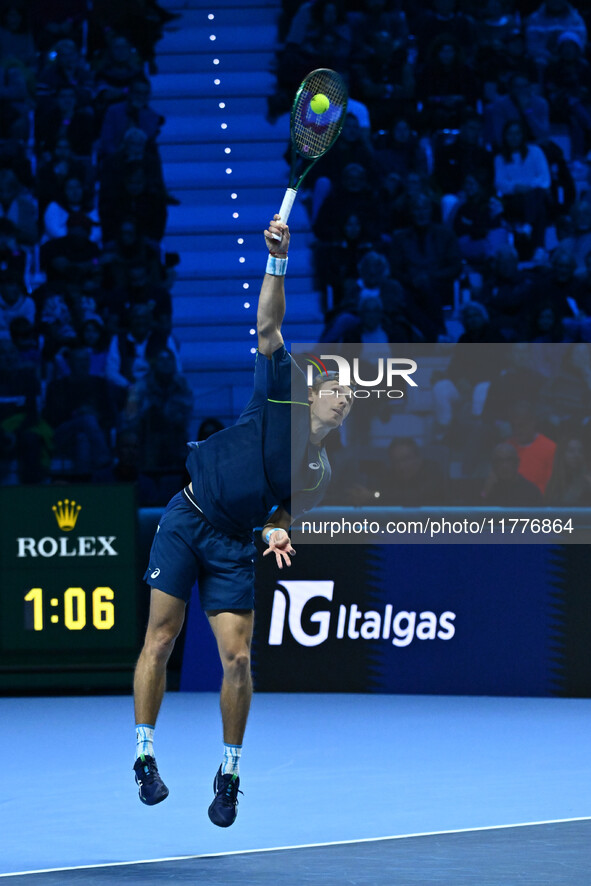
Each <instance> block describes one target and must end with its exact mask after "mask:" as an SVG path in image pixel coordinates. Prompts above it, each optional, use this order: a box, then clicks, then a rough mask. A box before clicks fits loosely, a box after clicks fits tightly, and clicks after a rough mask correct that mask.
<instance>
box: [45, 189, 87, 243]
mask: <svg viewBox="0 0 591 886" xmlns="http://www.w3.org/2000/svg"><path fill="white" fill-rule="evenodd" d="M88 222H90V225H91V228H90V239H91V240H92V241H93V242H94V243H100V240H101V228H100V222H99V217H98V212H97V211H96V209H93V208H92V201H91V200H90V199H89V198H88V196H87V195H86V194H85V193H84V185H83V183H82V181H80V179H78V178H68V179H66V181H65V182H64V187H63V191H62V193H61V194H60V195H59V197H58V199H57V200H55V201H52V202H51V203H50V204H49V206H48V207H47V209H46V210H45V213H44V215H43V227H44V236H45V239H48V240H51V239H52V238H57V237H66V236H67V234H68V230H69V229H71V228H72V226H79V225H80V224H85V227H86V226H87V223H88Z"/></svg>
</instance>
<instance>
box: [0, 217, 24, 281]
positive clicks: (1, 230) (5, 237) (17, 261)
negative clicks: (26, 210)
mask: <svg viewBox="0 0 591 886" xmlns="http://www.w3.org/2000/svg"><path fill="white" fill-rule="evenodd" d="M17 238H18V231H17V228H16V225H15V224H14V223H13V222H11V221H10V220H9V219H7V218H0V276H5V275H15V276H19V277H20V278H21V279H23V277H24V273H25V268H26V263H27V256H26V253H25V250H24V249H22V248H21V247H20V246H19V245H18V239H17Z"/></svg>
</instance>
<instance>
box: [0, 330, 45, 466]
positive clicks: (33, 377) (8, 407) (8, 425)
mask: <svg viewBox="0 0 591 886" xmlns="http://www.w3.org/2000/svg"><path fill="white" fill-rule="evenodd" d="M39 394H40V385H39V374H38V370H37V367H36V366H34V365H31V364H27V363H24V362H21V361H20V360H19V356H18V352H17V351H16V348H15V346H14V345H13V343H12V342H11V341H10V340H8V339H0V477H1V475H2V474H3V473H4V474H5V473H6V470H7V467H8V466H9V464H10V462H11V461H13V460H16V462H17V470H18V481H19V483H40V482H41V481H42V480H43V479H44V478H45V476H46V474H47V469H48V466H49V451H50V447H51V436H52V435H51V429H50V427H49V426H48V424H47V423H46V422H45V421H43V419H41V418H40V416H39V412H38V408H37V403H38V400H39ZM2 462H4V464H2Z"/></svg>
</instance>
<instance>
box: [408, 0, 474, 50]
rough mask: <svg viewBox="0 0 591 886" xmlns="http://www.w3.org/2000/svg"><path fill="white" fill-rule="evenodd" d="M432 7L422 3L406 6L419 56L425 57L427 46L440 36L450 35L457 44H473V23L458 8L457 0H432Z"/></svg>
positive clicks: (467, 45) (470, 45) (468, 45)
mask: <svg viewBox="0 0 591 886" xmlns="http://www.w3.org/2000/svg"><path fill="white" fill-rule="evenodd" d="M432 7H433V8H432V9H425V7H424V6H423V5H418V4H417V5H416V6H414V5H412V4H410V5H409V6H408V7H407V8H408V12H409V15H410V16H411V21H410V30H411V33H413V34H415V35H416V38H417V43H418V47H419V58H426V57H427V54H428V51H429V47H430V46H432V45H433V43H434V42H435V41H436V40H437V39H438V38H440V37H442V36H444V35H447V36H448V37H451V38H452V39H453V41H454V43H456V44H457V45H458V46H465V47H468V48H469V47H472V46H473V45H474V36H475V34H474V23H473V21H472V20H471V19H470V18H469V17H468V16H467V15H464V13H463V12H462V11H460V10H458V3H457V0H433V4H432Z"/></svg>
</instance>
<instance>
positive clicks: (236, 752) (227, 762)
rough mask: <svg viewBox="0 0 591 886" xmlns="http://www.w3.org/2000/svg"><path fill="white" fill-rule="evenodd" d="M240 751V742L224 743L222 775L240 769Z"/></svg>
mask: <svg viewBox="0 0 591 886" xmlns="http://www.w3.org/2000/svg"><path fill="white" fill-rule="evenodd" d="M241 753H242V745H241V744H225V743H224V759H223V762H222V775H231V774H232V775H233V774H234V773H236V775H238V772H239V770H240V754H241Z"/></svg>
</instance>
